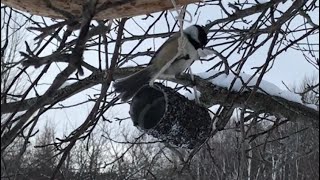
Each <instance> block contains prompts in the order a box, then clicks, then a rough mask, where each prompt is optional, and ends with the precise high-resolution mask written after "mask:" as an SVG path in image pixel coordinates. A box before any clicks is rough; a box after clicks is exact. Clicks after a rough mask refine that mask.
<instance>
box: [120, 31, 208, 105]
mask: <svg viewBox="0 0 320 180" xmlns="http://www.w3.org/2000/svg"><path fill="white" fill-rule="evenodd" d="M180 37H182V41H181V42H183V43H182V44H183V45H184V46H183V47H182V48H183V49H182V50H180V55H179V56H178V57H177V58H176V59H174V61H173V62H172V63H171V65H170V66H169V67H168V68H167V69H166V70H165V71H164V72H163V74H164V75H177V74H180V73H182V72H183V71H184V70H185V69H187V68H188V67H189V66H190V65H191V64H192V63H193V61H195V60H197V59H199V58H200V57H199V53H198V50H199V49H203V48H204V47H205V45H206V44H207V33H206V31H205V30H204V28H203V27H202V26H199V25H192V26H190V27H188V28H186V29H185V30H184V31H183V36H181V34H180V32H177V33H175V34H173V35H172V36H171V37H170V38H169V39H168V40H167V41H166V42H165V43H164V44H163V45H162V46H161V47H160V48H159V49H158V50H157V52H156V53H155V55H154V56H153V57H152V59H151V61H150V63H149V64H148V66H147V67H146V68H144V69H143V70H141V71H139V72H137V73H135V74H132V75H130V76H128V77H125V78H122V79H120V80H118V81H116V82H115V83H114V88H115V91H116V92H119V93H120V97H121V100H122V101H128V100H129V99H130V98H132V97H133V96H134V95H135V93H136V92H138V90H139V89H140V88H141V87H142V86H144V85H145V84H148V83H149V81H150V80H152V79H153V78H154V77H155V76H157V74H158V73H159V72H160V70H161V69H162V68H163V67H164V66H165V65H166V64H167V63H168V62H169V61H171V60H172V59H173V58H174V57H175V56H176V55H177V53H178V52H179V38H180ZM180 48H181V47H180Z"/></svg>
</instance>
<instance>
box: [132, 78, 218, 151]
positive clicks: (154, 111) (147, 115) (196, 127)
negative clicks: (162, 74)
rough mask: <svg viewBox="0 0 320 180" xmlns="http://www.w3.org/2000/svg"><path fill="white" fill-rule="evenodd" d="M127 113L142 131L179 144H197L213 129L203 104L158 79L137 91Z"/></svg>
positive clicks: (190, 147) (192, 145)
mask: <svg viewBox="0 0 320 180" xmlns="http://www.w3.org/2000/svg"><path fill="white" fill-rule="evenodd" d="M130 116H131V118H132V121H133V123H134V125H135V126H137V127H138V128H139V129H140V130H141V131H144V132H146V133H147V134H149V135H151V136H153V137H155V138H158V139H161V140H163V141H166V142H168V143H170V144H172V145H175V146H178V147H185V148H189V149H192V148H194V147H196V146H199V145H201V144H203V143H204V142H205V140H206V139H207V138H208V137H209V136H210V133H211V131H212V120H211V118H210V115H209V112H208V110H207V109H206V108H205V107H203V106H201V105H199V104H196V103H195V102H194V101H190V100H189V99H187V98H186V97H184V96H182V95H181V94H179V93H178V92H176V91H174V90H173V89H171V88H169V87H165V86H163V85H162V84H159V83H156V84H154V86H153V87H150V86H149V85H145V86H144V87H142V88H141V89H140V90H139V91H138V92H137V93H136V95H135V96H134V97H133V98H132V103H131V106H130Z"/></svg>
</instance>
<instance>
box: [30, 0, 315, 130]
mask: <svg viewBox="0 0 320 180" xmlns="http://www.w3.org/2000/svg"><path fill="white" fill-rule="evenodd" d="M224 2H225V3H227V2H228V1H224ZM289 4H290V3H289ZM286 7H287V6H286V5H283V8H284V9H285V8H286ZM194 9H195V6H194V5H189V6H188V10H189V11H190V12H194ZM158 14H159V13H155V14H154V16H155V17H157V15H158ZM173 14H174V12H173ZM197 16H198V15H197ZM197 16H194V17H192V19H193V21H192V22H191V23H186V24H185V27H187V26H189V25H191V24H195V23H196V21H197V19H198V24H200V25H205V24H206V23H207V21H208V20H211V21H213V20H215V19H219V18H222V17H223V16H222V14H221V12H220V10H219V8H218V7H216V6H209V7H204V8H201V11H200V15H199V17H197ZM311 16H312V19H313V20H314V22H316V23H317V24H319V16H318V15H317V14H311ZM142 17H145V16H140V17H135V18H134V19H135V20H136V22H137V23H139V25H140V26H141V27H144V28H146V27H148V26H149V25H150V24H151V22H152V21H153V20H154V19H150V20H149V21H142V20H141V18H142ZM253 18H254V17H253ZM301 20H302V19H301ZM49 21H50V20H49ZM170 23H172V24H173V23H174V19H173V18H172V19H171V22H170ZM298 23H299V24H297V25H300V22H298ZM293 25H294V23H293ZM126 28H128V29H130V30H131V33H133V34H140V35H142V34H144V32H143V31H142V30H141V29H140V28H139V26H137V25H136V24H135V22H134V21H133V20H131V19H130V20H128V22H127V23H126ZM166 30H167V29H166V24H165V21H164V20H162V21H161V22H159V23H157V24H156V29H154V30H152V31H151V32H155V33H157V32H164V31H166ZM177 30H178V29H177ZM313 37H314V39H311V41H314V42H318V39H319V37H318V35H317V36H313ZM28 38H33V37H32V36H30V37H28ZM165 40H166V39H156V40H154V41H153V40H151V39H150V40H147V41H145V42H144V43H143V45H142V46H140V48H139V49H138V51H139V50H146V49H147V48H150V47H152V48H153V50H156V49H157V48H158V47H159V46H160V45H161V44H162V43H163V42H164V41H165ZM29 42H30V41H29ZM135 43H136V42H130V43H125V45H124V47H123V50H124V51H129V50H131V48H132V45H134V44H135ZM154 44H155V47H154V46H153V45H154ZM209 45H210V44H209ZM52 48H54V47H53V46H52ZM216 50H218V51H219V49H216ZM267 50H268V46H266V47H265V48H261V49H260V50H259V52H258V53H256V54H255V55H254V56H253V57H252V58H250V59H249V61H248V62H247V63H246V65H245V66H244V68H243V72H244V73H247V74H252V73H253V72H254V71H253V70H252V69H251V68H252V67H256V66H259V65H262V64H263V63H264V61H265V57H266V52H267ZM110 52H112V47H110ZM51 53H52V49H47V50H46V51H45V52H44V53H42V54H41V56H44V55H45V54H51ZM317 57H319V52H317ZM237 58H238V57H233V56H232V57H231V58H230V59H228V61H229V62H230V64H231V63H232V62H235V61H237V60H238V59H237ZM84 59H85V61H86V62H88V63H90V64H92V65H95V66H96V67H97V64H98V61H97V59H98V58H97V53H96V52H86V53H85V55H84ZM149 60H150V58H147V57H141V58H137V59H136V61H137V62H144V63H146V62H148V61H149ZM213 64H215V63H214V62H208V63H200V62H196V63H195V64H194V65H193V66H192V70H193V71H194V72H195V73H200V72H203V71H205V70H206V68H207V67H209V66H212V65H213ZM52 67H53V68H50V70H49V71H48V72H47V73H46V75H45V78H44V79H43V80H42V81H41V82H42V83H51V82H52V80H53V79H54V77H55V76H53V75H52V74H54V75H56V74H57V72H59V71H60V70H61V69H64V68H65V67H66V64H63V63H59V64H54V65H52ZM40 71H41V68H39V69H37V70H35V69H34V68H29V72H34V75H33V77H36V75H37V74H38V73H39V72H40ZM86 72H88V71H86ZM316 73H317V70H316V69H315V68H314V67H313V66H311V65H310V64H309V63H308V62H307V61H306V60H304V57H303V55H302V54H301V53H300V52H299V51H293V50H291V49H290V50H288V51H287V52H286V53H284V54H283V55H281V56H279V57H278V58H277V59H276V60H275V63H274V65H273V68H272V69H271V70H270V71H269V72H268V73H267V74H266V75H265V76H264V80H266V81H269V82H271V83H273V84H275V85H277V86H278V87H279V88H281V89H285V86H284V85H283V84H282V81H283V82H284V83H285V84H287V85H289V87H292V86H293V85H294V84H299V83H300V82H301V81H302V79H303V78H304V77H305V76H311V75H312V74H316ZM86 75H89V73H87V74H86ZM47 87H48V85H40V86H38V87H37V89H38V90H39V92H40V94H42V93H43V92H44V91H45V90H46V88H47ZM99 89H100V85H98V86H95V87H93V88H90V89H88V90H85V91H82V92H81V93H79V94H77V95H75V96H72V97H71V98H69V99H67V100H65V101H63V104H64V105H71V104H73V103H75V102H81V101H84V100H87V99H88V95H91V96H92V95H93V94H97V93H98V92H99ZM31 96H34V94H30V97H31ZM92 105H93V103H89V104H88V103H86V104H84V105H82V106H77V107H74V108H70V109H62V110H59V109H58V110H50V111H49V112H47V113H46V114H45V116H42V118H43V119H42V120H41V122H42V123H40V126H41V125H43V123H44V122H45V120H46V119H47V120H48V121H50V122H51V123H52V124H53V125H54V126H55V127H56V131H57V132H69V131H70V129H74V128H76V127H77V126H78V125H80V123H82V122H83V121H84V120H85V118H86V117H87V114H88V113H89V112H90V110H91V106H92ZM128 107H129V106H128V104H126V105H123V106H121V107H115V108H114V109H113V110H111V111H109V112H108V117H109V118H112V117H115V116H119V115H120V114H124V115H123V116H129V114H128ZM124 126H132V123H131V121H130V120H127V122H126V123H124V125H121V126H120V127H124ZM110 127H114V128H115V129H117V128H119V126H118V125H117V122H114V123H113V125H112V126H111V125H110ZM132 127H133V126H132Z"/></svg>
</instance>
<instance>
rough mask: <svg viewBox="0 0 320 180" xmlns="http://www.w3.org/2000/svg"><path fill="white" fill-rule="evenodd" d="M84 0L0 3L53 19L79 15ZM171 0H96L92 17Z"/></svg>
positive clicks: (148, 8) (150, 8)
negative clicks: (65, 13) (94, 12)
mask: <svg viewBox="0 0 320 180" xmlns="http://www.w3.org/2000/svg"><path fill="white" fill-rule="evenodd" d="M199 1H200V0H175V2H176V4H177V5H179V6H181V5H187V4H189V3H194V2H199ZM85 2H86V1H79V0H23V1H22V0H2V1H1V3H3V4H5V5H7V6H10V7H12V8H15V9H18V10H21V11H24V12H28V13H30V14H33V15H40V16H46V17H50V18H55V19H65V18H66V17H64V16H63V15H62V14H61V12H67V13H69V14H71V15H74V16H75V17H79V16H81V13H82V9H83V8H82V6H83V4H84V3H85ZM172 8H173V4H172V1H171V0H97V4H96V14H95V16H94V18H93V19H96V20H103V19H114V18H122V17H132V16H137V15H144V14H150V13H153V12H158V11H164V10H168V9H172Z"/></svg>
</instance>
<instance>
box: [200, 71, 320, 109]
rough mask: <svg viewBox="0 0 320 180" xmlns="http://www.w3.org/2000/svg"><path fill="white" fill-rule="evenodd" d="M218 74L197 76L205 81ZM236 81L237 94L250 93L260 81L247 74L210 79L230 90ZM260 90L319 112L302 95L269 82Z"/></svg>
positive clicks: (261, 85) (211, 73)
mask: <svg viewBox="0 0 320 180" xmlns="http://www.w3.org/2000/svg"><path fill="white" fill-rule="evenodd" d="M217 73H221V72H220V71H215V70H211V71H209V72H205V73H199V74H196V75H198V76H199V77H201V78H203V79H207V78H209V77H212V76H215V75H216V74H217ZM235 79H236V80H235ZM234 80H235V82H234V84H233V86H232V88H231V90H232V91H235V92H239V91H240V90H243V91H248V89H252V88H253V87H254V86H255V85H256V83H257V81H258V77H252V75H249V74H245V73H240V74H239V76H236V75H234V74H232V73H230V74H229V75H226V74H221V75H218V76H217V77H215V78H213V79H210V80H209V82H211V83H212V84H214V85H217V86H220V87H224V88H227V89H230V86H231V85H232V82H233V81H234ZM259 88H260V89H259V90H258V92H261V93H267V94H269V95H271V96H277V97H281V98H284V99H286V100H288V101H292V102H297V103H300V104H303V105H304V106H307V107H309V108H313V109H315V110H317V106H316V105H314V104H304V103H303V102H302V100H301V96H300V95H298V94H295V93H292V92H290V91H284V90H281V89H280V88H279V87H278V86H276V85H274V84H272V83H270V82H268V81H265V80H262V81H261V83H260V84H259Z"/></svg>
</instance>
